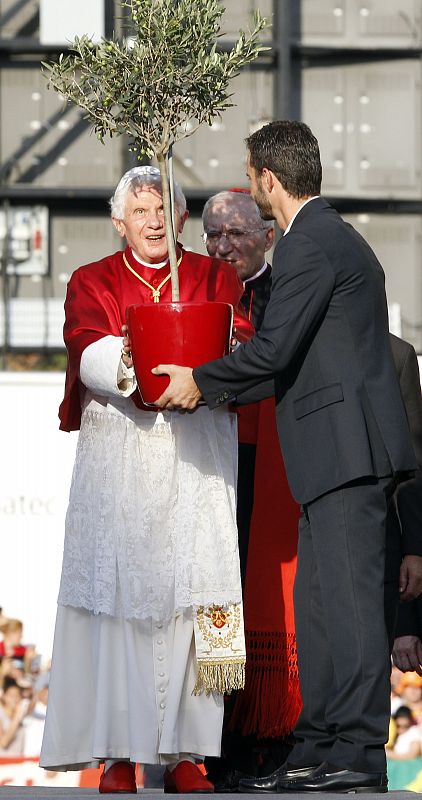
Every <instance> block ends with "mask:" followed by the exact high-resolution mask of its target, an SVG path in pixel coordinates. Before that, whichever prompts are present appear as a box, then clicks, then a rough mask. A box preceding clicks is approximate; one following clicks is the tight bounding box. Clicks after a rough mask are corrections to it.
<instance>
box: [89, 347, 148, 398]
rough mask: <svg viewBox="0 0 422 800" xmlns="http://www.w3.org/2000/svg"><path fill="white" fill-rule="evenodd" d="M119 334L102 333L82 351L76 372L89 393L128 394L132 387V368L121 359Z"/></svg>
mask: <svg viewBox="0 0 422 800" xmlns="http://www.w3.org/2000/svg"><path fill="white" fill-rule="evenodd" d="M121 351H122V339H121V337H120V336H103V338H102V339H98V341H97V342H92V344H90V345H88V347H86V348H85V350H84V351H83V353H82V357H81V366H80V370H79V375H80V379H81V381H82V383H83V384H84V386H86V387H87V389H89V390H90V391H91V392H92V393H93V394H99V395H105V396H112V395H117V396H118V397H129V396H130V395H131V394H132V392H134V390H135V389H136V385H137V384H136V378H135V372H134V369H133V367H126V365H125V364H124V363H123V361H122V358H121V354H122V353H121Z"/></svg>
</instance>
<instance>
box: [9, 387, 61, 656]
mask: <svg viewBox="0 0 422 800" xmlns="http://www.w3.org/2000/svg"><path fill="white" fill-rule="evenodd" d="M63 385H64V375H63V374H61V373H17V372H13V373H1V372H0V443H1V457H0V576H1V577H0V606H2V607H3V610H4V613H5V614H6V615H7V616H11V617H17V618H18V619H21V620H22V622H23V623H24V636H23V640H24V642H25V643H26V644H31V643H34V644H36V646H37V648H38V651H39V652H40V653H41V654H42V655H43V656H44V657H45V658H46V659H48V658H49V657H50V655H51V647H52V639H53V632H54V620H55V614H56V598H57V592H58V584H59V578H60V567H61V558H62V551H63V534H64V517H65V512H66V506H67V498H68V494H69V486H70V479H71V472H72V466H73V460H74V453H75V446H76V440H77V434H76V433H70V434H69V433H64V432H62V431H59V427H58V425H59V423H58V418H57V410H58V407H59V404H60V401H61V399H62V396H63Z"/></svg>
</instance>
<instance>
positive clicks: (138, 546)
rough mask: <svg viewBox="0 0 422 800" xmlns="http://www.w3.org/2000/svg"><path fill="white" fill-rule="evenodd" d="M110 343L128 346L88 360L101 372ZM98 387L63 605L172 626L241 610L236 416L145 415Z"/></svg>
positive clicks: (69, 525)
mask: <svg viewBox="0 0 422 800" xmlns="http://www.w3.org/2000/svg"><path fill="white" fill-rule="evenodd" d="M108 339H110V340H113V342H110V344H112V345H113V348H114V350H116V346H117V345H116V344H115V342H116V341H117V342H118V343H119V347H120V340H118V339H117V340H116V339H115V337H105V339H104V340H101V342H102V345H100V344H99V343H98V342H96V343H94V345H90V346H89V348H87V350H86V351H85V353H84V355H85V354H86V353H87V351H92V352H93V353H94V354H95V355H96V357H97V359H96V362H95V363H96V365H97V366H96V369H98V370H99V369H100V367H101V359H98V355H99V352H100V349H101V347H103V349H104V348H105V349H107V341H106V340H108ZM112 363H113V361H112ZM115 364H116V360H114V365H115ZM89 368H90V371H91V373H92V371H93V369H94V367H93V364H92V363H90V365H89ZM113 371H114V375H116V373H117V370H116V369H114V370H113ZM103 374H104V373H103ZM81 376H82V367H81ZM84 382H85V383H86V384H87V383H88V381H87V379H86V378H84ZM94 387H99V390H100V392H101V394H96V395H95V396H94V395H93V394H92V389H93V388H94ZM90 389H91V392H87V395H86V398H85V407H84V411H83V415H82V423H81V431H80V434H79V440H78V447H77V454H76V461H75V467H74V472H73V479H72V486H71V491H70V501H69V508H68V513H67V518H66V536H65V547H64V559H63V572H62V580H61V586H60V593H59V604H61V605H70V606H75V607H81V608H86V609H88V610H90V611H93V612H94V613H96V614H98V613H105V614H109V615H112V616H124V617H125V618H127V619H130V618H139V619H147V618H148V617H151V618H152V619H154V620H168V619H170V618H171V617H173V616H174V615H175V614H176V613H178V612H180V611H182V610H183V609H186V608H189V607H193V608H197V607H199V606H201V605H211V604H213V603H230V602H232V603H238V602H240V601H241V592H240V578H239V560H238V551H237V529H236V511H235V505H236V498H235V486H236V459H237V431H236V419H235V416H234V415H233V414H231V413H230V412H229V411H228V410H227V408H221V409H217V410H215V411H209V409H208V408H206V407H202V408H199V409H198V410H197V411H196V412H195V413H193V414H180V413H178V412H164V413H163V414H162V413H157V412H154V411H141V410H140V409H137V408H136V406H135V405H134V403H133V402H132V400H131V399H130V397H123V396H122V395H121V393H119V392H118V391H116V389H115V388H114V389H110V394H109V395H108V396H105V392H106V391H107V384H106V383H104V382H103V384H101V382H100V381H99V380H97V381H96V382H95V380H94V378H93V379H92V386H91V387H90ZM97 391H98V389H97Z"/></svg>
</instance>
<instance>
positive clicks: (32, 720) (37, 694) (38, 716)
mask: <svg viewBox="0 0 422 800" xmlns="http://www.w3.org/2000/svg"><path fill="white" fill-rule="evenodd" d="M49 682H50V673H49V672H44V673H42V674H41V675H40V676H39V677H38V678H37V680H36V682H35V685H34V703H33V706H32V711H31V713H30V714H28V716H27V718H26V720H25V748H24V754H25V756H29V757H31V756H39V755H40V752H41V743H42V737H43V733H44V723H45V715H46V712H47V701H48V684H49Z"/></svg>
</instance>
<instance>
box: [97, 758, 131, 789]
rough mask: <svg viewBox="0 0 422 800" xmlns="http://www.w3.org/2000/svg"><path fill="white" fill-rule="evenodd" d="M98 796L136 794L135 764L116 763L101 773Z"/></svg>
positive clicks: (127, 762) (126, 762)
mask: <svg viewBox="0 0 422 800" xmlns="http://www.w3.org/2000/svg"><path fill="white" fill-rule="evenodd" d="M98 791H99V792H100V794H136V792H137V789H136V779H135V764H131V763H130V762H129V761H116V762H115V764H112V765H111V767H109V769H108V770H107V772H106V771H105V767H104V770H103V773H102V775H101V778H100V785H99V787H98Z"/></svg>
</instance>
